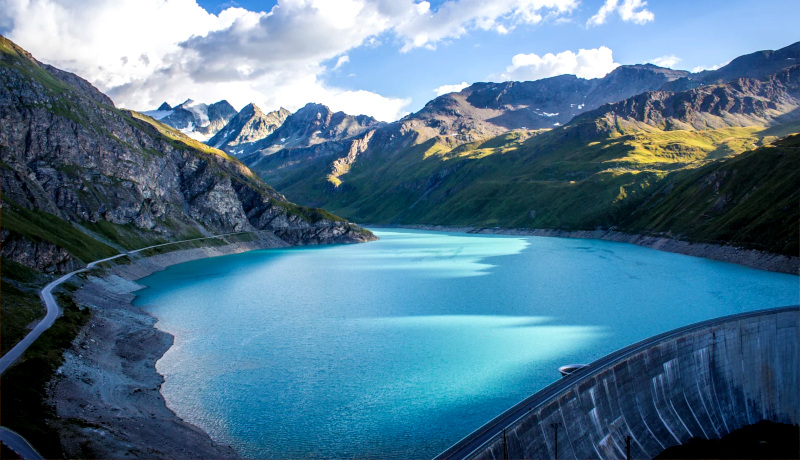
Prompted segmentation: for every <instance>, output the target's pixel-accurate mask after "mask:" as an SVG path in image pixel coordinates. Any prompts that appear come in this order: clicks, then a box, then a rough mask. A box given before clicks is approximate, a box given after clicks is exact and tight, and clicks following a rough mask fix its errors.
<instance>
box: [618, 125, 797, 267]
mask: <svg viewBox="0 0 800 460" xmlns="http://www.w3.org/2000/svg"><path fill="white" fill-rule="evenodd" d="M798 225H800V135H797V134H795V135H792V136H789V137H786V138H784V139H782V140H779V141H777V142H774V143H773V144H770V145H767V146H764V147H761V148H758V149H755V150H751V151H748V152H745V153H743V154H741V155H739V156H736V157H733V158H730V159H726V160H723V161H720V162H716V163H713V164H709V165H706V166H704V167H701V168H698V169H696V170H693V171H684V172H681V173H678V174H675V175H674V176H672V177H670V178H669V179H668V180H667V181H665V183H664V184H663V185H662V186H661V187H660V188H659V189H658V190H657V191H656V192H655V193H653V194H652V195H651V196H650V197H649V198H648V199H647V200H646V201H645V202H644V203H643V204H642V205H641V206H639V208H638V209H637V210H636V211H635V212H633V213H632V214H631V215H630V216H629V217H628V218H627V219H625V220H624V221H623V222H622V223H621V224H620V228H621V229H623V230H625V231H630V232H636V233H645V232H646V233H671V234H674V235H677V236H679V237H681V238H684V239H689V240H693V241H702V242H713V243H721V242H730V243H732V244H736V245H742V246H746V247H752V248H755V249H761V250H766V251H769V252H774V253H778V254H787V255H795V256H797V255H798V254H800V246H798Z"/></svg>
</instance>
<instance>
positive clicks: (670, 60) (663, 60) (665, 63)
mask: <svg viewBox="0 0 800 460" xmlns="http://www.w3.org/2000/svg"><path fill="white" fill-rule="evenodd" d="M647 62H649V63H650V64H655V65H657V66H659V67H668V68H670V69H671V68H673V67H674V66H675V65H676V64H677V63H679V62H681V58H679V57H678V56H675V55H674V54H670V55H665V56H661V57H657V58H655V59H651V60H649V61H647Z"/></svg>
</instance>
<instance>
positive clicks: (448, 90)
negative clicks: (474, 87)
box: [433, 81, 469, 96]
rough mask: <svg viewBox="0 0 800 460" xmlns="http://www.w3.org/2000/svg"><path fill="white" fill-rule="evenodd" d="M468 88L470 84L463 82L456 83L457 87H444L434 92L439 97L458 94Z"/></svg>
mask: <svg viewBox="0 0 800 460" xmlns="http://www.w3.org/2000/svg"><path fill="white" fill-rule="evenodd" d="M467 86H469V83H467V82H465V81H462V82H461V83H456V84H455V85H442V86H440V87H438V88H435V89H434V90H433V92H434V93H436V95H437V96H441V95H442V94H447V93H457V92H459V91H461V90H462V89H464V88H466V87H467Z"/></svg>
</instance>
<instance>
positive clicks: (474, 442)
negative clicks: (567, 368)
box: [437, 307, 800, 459]
mask: <svg viewBox="0 0 800 460" xmlns="http://www.w3.org/2000/svg"><path fill="white" fill-rule="evenodd" d="M799 333H800V307H785V308H778V309H771V310H762V311H757V312H750V313H743V314H738V315H733V316H727V317H723V318H718V319H713V320H709V321H705V322H702V323H697V324H693V325H690V326H686V327H683V328H680V329H676V330H674V331H670V332H666V333H663V334H660V335H657V336H654V337H651V338H649V339H646V340H643V341H641V342H638V343H636V344H633V345H631V346H629V347H626V348H623V349H621V350H618V351H616V352H614V353H612V354H610V355H607V356H605V357H603V358H601V359H599V360H597V361H595V362H594V363H592V364H590V365H589V366H586V367H584V368H581V369H580V370H578V371H576V372H574V373H573V374H571V375H569V376H568V377H565V378H563V379H561V380H560V381H558V382H555V383H553V384H552V385H550V386H548V387H546V388H544V389H543V390H541V391H539V392H537V393H536V394H534V395H532V396H530V397H529V398H527V399H526V400H524V401H522V402H521V403H519V404H517V405H516V406H514V407H512V408H511V409H509V410H507V411H506V412H504V413H503V414H501V415H500V416H498V417H496V418H495V419H493V420H492V421H490V422H489V423H487V424H486V425H484V426H483V427H481V428H480V429H478V430H477V431H475V432H474V433H472V434H471V435H469V436H467V437H466V438H464V439H463V440H461V441H460V442H458V443H457V444H456V445H454V446H453V447H451V448H449V449H448V450H446V451H444V452H443V453H441V454H440V455H439V456H438V457H437V459H489V458H491V459H506V458H559V459H584V458H601V459H620V458H626V456H628V449H629V457H630V458H653V457H655V456H656V455H658V454H659V453H661V452H662V451H663V450H665V449H666V448H668V447H670V446H674V445H678V444H683V443H686V442H687V441H689V439H691V438H693V437H700V438H706V439H714V438H721V437H723V436H725V435H726V434H728V433H730V432H732V431H734V430H736V429H739V428H742V427H744V426H747V425H751V424H754V423H756V422H759V421H761V420H770V421H773V422H779V423H789V424H795V425H796V424H798V423H799V422H800V346H799V343H800V338H798V337H799V336H798V334H799Z"/></svg>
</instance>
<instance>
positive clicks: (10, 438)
mask: <svg viewBox="0 0 800 460" xmlns="http://www.w3.org/2000/svg"><path fill="white" fill-rule="evenodd" d="M245 233H258V232H233V233H225V234H222V235H214V236H207V237H201V238H191V239H188V240H181V241H173V242H170V243H162V244H155V245H153V246H148V247H146V248H141V249H135V250H133V251H128V252H121V253H119V254H117V255H115V256H111V257H106V258H105V259H100V260H95V261H94V262H90V263H89V264H88V265H86V268H82V269H80V270H75V271H73V272H70V273H67V274H66V275H64V276H62V277H61V278H58V279H57V280H55V281H52V282H51V283H49V284H48V285H47V286H45V287H44V288H43V289H42V290H41V292H40V293H39V296H40V297H41V298H42V302H44V305H45V307H46V308H47V313H46V314H45V316H44V319H42V320H41V321H40V322H39V324H37V325H36V326H35V327H34V328H33V330H32V331H31V332H30V333H28V335H26V336H25V338H23V339H22V340H20V341H19V343H17V344H16V345H14V348H12V349H11V350H9V351H8V353H6V354H5V355H3V357H2V358H0V375H2V374H3V373H4V372H5V371H6V370H7V369H8V368H9V367H11V365H12V364H14V362H16V361H17V360H18V359H19V357H20V356H22V354H23V353H25V351H26V350H27V349H28V348H29V347H30V346H31V345H32V344H33V342H35V341H36V339H38V338H39V336H41V335H42V333H43V332H44V331H46V330H47V329H48V328H50V326H52V325H53V323H54V322H55V321H56V319H57V318H58V316H59V314H60V310H59V308H58V303H57V302H56V299H55V297H53V289H55V288H56V287H58V286H59V285H60V284H61V283H63V282H65V281H67V280H68V279H70V278H71V277H72V276H74V275H76V274H78V273H83V272H87V271H89V270H92V269H93V268H95V267H96V266H97V265H98V264H101V263H103V262H108V261H110V260H114V259H117V258H120V257H124V256H131V255H133V254H137V253H140V252H142V251H146V250H148V249H153V248H159V247H162V246H169V245H171V244H180V243H187V242H189V241H199V240H209V239H214V238H224V237H226V236H233V235H241V234H245ZM0 442H2V443H3V444H5V445H6V446H8V447H9V448H10V449H11V450H13V451H14V452H16V453H17V454H18V455H20V456H21V457H22V458H24V459H31V460H39V459H42V456H41V455H39V453H38V452H36V450H35V449H34V448H33V446H31V445H30V443H29V442H28V441H26V440H25V438H23V437H22V436H20V435H19V434H17V433H16V432H14V431H12V430H9V429H8V428H5V427H0Z"/></svg>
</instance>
